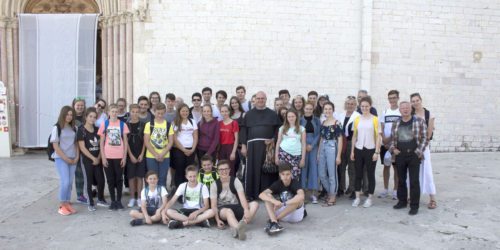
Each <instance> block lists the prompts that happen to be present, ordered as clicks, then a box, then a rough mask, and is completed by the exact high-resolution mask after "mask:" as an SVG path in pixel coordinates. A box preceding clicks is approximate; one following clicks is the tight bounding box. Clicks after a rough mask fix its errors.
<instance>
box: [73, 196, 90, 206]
mask: <svg viewBox="0 0 500 250" xmlns="http://www.w3.org/2000/svg"><path fill="white" fill-rule="evenodd" d="M76 201H77V202H78V203H81V204H87V203H88V202H89V201H88V200H87V198H85V196H83V195H80V196H78V198H76Z"/></svg>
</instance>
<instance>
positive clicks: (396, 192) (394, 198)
mask: <svg viewBox="0 0 500 250" xmlns="http://www.w3.org/2000/svg"><path fill="white" fill-rule="evenodd" d="M392 200H395V201H396V200H398V191H396V190H394V191H392Z"/></svg>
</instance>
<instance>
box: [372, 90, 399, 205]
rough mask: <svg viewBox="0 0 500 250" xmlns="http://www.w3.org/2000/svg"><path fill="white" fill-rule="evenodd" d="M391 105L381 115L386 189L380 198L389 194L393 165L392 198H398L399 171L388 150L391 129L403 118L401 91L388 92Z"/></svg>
mask: <svg viewBox="0 0 500 250" xmlns="http://www.w3.org/2000/svg"><path fill="white" fill-rule="evenodd" d="M387 97H388V100H389V104H390V107H389V108H388V109H386V110H385V111H384V112H382V114H381V115H380V119H379V120H380V125H381V129H382V131H383V133H382V146H381V147H380V161H381V163H382V165H383V166H384V172H383V173H384V191H382V192H381V193H380V195H379V196H378V198H386V197H387V196H389V177H390V175H391V173H390V170H391V165H392V168H393V169H394V189H393V191H392V199H393V200H397V199H398V196H397V190H398V171H397V168H396V166H395V165H394V164H392V161H391V153H389V152H387V150H388V149H389V148H390V147H391V131H392V125H393V124H394V123H395V122H397V121H399V119H401V112H400V111H399V107H398V102H399V91H397V90H391V91H389V93H388V94H387Z"/></svg>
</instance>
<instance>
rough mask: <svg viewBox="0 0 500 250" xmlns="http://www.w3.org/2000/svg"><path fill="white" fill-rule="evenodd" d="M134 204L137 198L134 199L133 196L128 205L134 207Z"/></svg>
mask: <svg viewBox="0 0 500 250" xmlns="http://www.w3.org/2000/svg"><path fill="white" fill-rule="evenodd" d="M134 205H135V199H133V198H132V199H130V201H129V202H128V205H127V207H130V208H132V207H134Z"/></svg>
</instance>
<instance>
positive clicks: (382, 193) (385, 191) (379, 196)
mask: <svg viewBox="0 0 500 250" xmlns="http://www.w3.org/2000/svg"><path fill="white" fill-rule="evenodd" d="M388 195H389V191H388V190H387V189H386V190H384V191H382V192H380V194H379V195H378V196H377V197H378V198H380V199H384V198H387V196H388Z"/></svg>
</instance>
